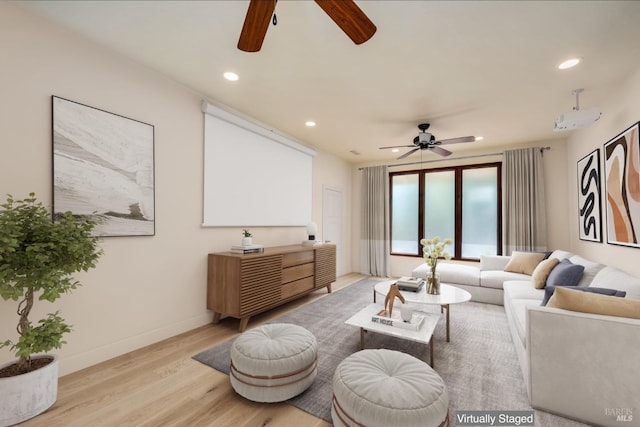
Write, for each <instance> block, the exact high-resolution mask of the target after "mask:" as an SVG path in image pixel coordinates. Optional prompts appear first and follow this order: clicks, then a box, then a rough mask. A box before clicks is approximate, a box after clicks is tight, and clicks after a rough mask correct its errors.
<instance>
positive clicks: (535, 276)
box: [531, 258, 560, 289]
mask: <svg viewBox="0 0 640 427" xmlns="http://www.w3.org/2000/svg"><path fill="white" fill-rule="evenodd" d="M559 262H560V260H559V259H558V258H549V259H545V260H544V261H540V264H538V265H537V266H536V268H535V269H534V270H533V273H532V274H531V280H532V281H533V286H535V288H536V289H542V288H544V286H545V285H546V284H547V277H549V273H551V270H553V267H555V266H556V265H558V263H559Z"/></svg>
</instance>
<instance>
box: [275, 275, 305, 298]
mask: <svg viewBox="0 0 640 427" xmlns="http://www.w3.org/2000/svg"><path fill="white" fill-rule="evenodd" d="M311 289H313V276H311V277H305V278H304V279H300V280H296V281H295V282H289V283H286V284H284V285H282V290H281V292H280V296H281V298H282V299H286V298H289V297H292V296H294V295H298V294H299V293H301V292H305V291H310V290H311Z"/></svg>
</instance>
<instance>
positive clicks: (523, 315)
mask: <svg viewBox="0 0 640 427" xmlns="http://www.w3.org/2000/svg"><path fill="white" fill-rule="evenodd" d="M539 301H540V300H534V299H527V298H525V299H518V298H512V299H509V300H507V301H506V303H507V304H508V306H506V307H505V310H510V312H511V317H512V319H513V321H514V325H513V326H515V329H516V332H517V333H518V338H519V340H520V342H521V343H522V345H523V346H526V341H527V337H526V330H527V307H537V306H539V305H540V302H539Z"/></svg>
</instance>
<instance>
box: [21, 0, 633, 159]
mask: <svg viewBox="0 0 640 427" xmlns="http://www.w3.org/2000/svg"><path fill="white" fill-rule="evenodd" d="M21 4H22V5H23V6H24V7H26V8H28V9H31V10H33V11H35V12H37V13H39V14H42V15H44V16H46V17H48V18H50V19H52V20H55V21H58V22H60V23H61V24H63V25H65V26H68V27H70V28H71V29H73V30H74V31H77V32H79V33H82V34H84V35H86V36H87V37H89V38H91V39H94V40H96V41H98V42H99V43H102V44H104V45H106V46H109V47H110V48H112V49H114V50H116V51H118V52H121V53H122V54H124V55H126V56H129V57H131V58H133V59H135V60H136V61H139V62H141V63H143V64H145V65H147V66H149V67H151V68H154V69H156V70H158V71H160V72H162V73H164V74H166V75H168V76H170V77H171V78H173V79H174V80H177V81H179V82H181V83H183V84H184V85H186V86H188V87H190V88H192V89H194V90H195V91H197V92H198V93H200V94H202V96H203V97H204V98H207V99H209V100H210V101H213V102H215V103H218V104H221V105H224V106H228V107H230V108H232V109H234V110H237V111H239V112H241V113H243V114H245V115H247V116H249V117H252V118H254V119H256V120H257V121H259V122H262V123H264V124H266V125H268V126H270V127H272V128H274V129H276V130H278V131H281V132H283V133H285V134H288V135H290V136H292V137H294V138H296V139H297V140H299V141H301V142H303V143H305V144H306V145H309V146H311V147H315V148H320V149H323V150H325V151H329V152H331V153H334V154H335V155H337V156H340V157H342V158H344V159H346V160H347V161H350V162H353V163H364V162H379V161H383V162H392V161H393V159H394V158H395V157H397V156H398V155H399V154H402V152H401V153H392V152H391V151H390V150H379V149H378V147H380V146H388V145H402V144H412V141H413V137H414V136H416V135H417V133H418V129H417V125H418V124H419V123H422V122H430V123H431V129H430V131H431V132H432V133H433V134H434V135H435V136H436V137H437V138H438V139H446V138H453V137H458V136H465V135H476V136H479V135H481V136H483V137H484V138H485V139H484V140H483V141H481V142H474V143H469V144H458V145H452V146H449V147H447V148H450V149H451V151H453V152H454V153H455V154H464V152H465V151H466V150H472V149H474V148H475V149H477V148H479V147H494V146H495V147H502V146H505V145H507V144H522V143H527V142H530V141H544V140H551V139H557V138H565V137H567V136H568V134H567V133H561V134H560V133H556V132H553V124H554V121H555V120H556V118H557V117H558V116H559V115H560V114H561V113H563V112H565V111H569V110H571V108H572V107H573V105H574V102H575V99H574V97H573V95H571V91H572V90H573V89H576V88H584V89H585V90H584V92H583V93H582V95H581V97H580V106H581V107H583V108H588V107H593V106H599V104H601V103H603V102H604V100H605V99H606V98H607V94H608V93H609V92H610V91H611V90H614V89H615V88H616V87H617V85H618V84H619V83H620V81H621V80H622V79H624V78H625V77H626V76H628V75H629V74H630V73H631V72H633V71H634V70H637V69H638V67H640V2H637V1H513V2H508V1H475V2H464V1H362V0H360V1H358V5H359V6H360V8H361V9H362V10H363V11H364V12H365V13H366V14H367V16H368V17H369V18H370V19H371V20H372V21H373V22H374V23H375V24H376V26H377V27H378V31H377V32H376V34H375V35H374V36H373V38H372V39H371V40H369V41H367V42H366V43H364V44H362V45H359V46H357V45H355V44H353V42H352V41H351V40H350V39H349V38H348V37H347V36H346V35H345V34H344V33H343V32H342V31H341V30H340V29H339V28H338V27H337V26H336V25H335V23H334V22H333V21H331V19H329V17H328V16H327V15H326V14H325V13H324V12H323V11H322V9H320V7H318V6H317V5H316V4H315V2H312V1H287V0H280V1H279V2H278V4H277V6H276V14H277V18H278V25H277V26H275V27H274V26H271V27H270V28H269V30H268V31H267V35H266V39H265V42H264V44H263V46H262V50H261V51H260V52H257V53H245V52H241V51H240V50H238V49H237V48H236V44H237V41H238V36H239V34H240V30H241V28H242V23H243V21H244V15H245V13H246V9H247V6H248V1H241V0H240V1H239V0H234V1H157V2H155V1H86V2H78V1H37V2H35V1H32V2H22V3H21ZM571 56H580V57H582V58H583V62H582V63H581V64H580V65H579V66H577V67H575V68H573V69H570V70H565V71H560V70H558V69H557V68H556V66H557V65H558V64H559V63H560V62H561V61H562V60H564V59H566V58H568V57H571ZM228 70H230V71H234V72H236V73H238V74H239V75H240V80H239V81H237V82H235V83H231V82H228V81H226V80H224V79H223V78H222V74H223V72H225V71H228ZM639 102H640V101H639ZM603 114H607V112H606V111H603ZM307 120H314V121H316V122H317V123H318V125H317V126H316V127H315V128H307V127H305V125H304V123H305V121H307ZM351 150H355V151H357V152H359V153H360V155H354V154H353V153H351V152H350V151H351ZM413 156H414V157H418V158H419V156H418V155H417V154H414V155H413ZM428 156H433V157H434V158H436V156H435V155H434V154H428ZM412 158H413V157H409V158H408V159H407V160H411V159H412Z"/></svg>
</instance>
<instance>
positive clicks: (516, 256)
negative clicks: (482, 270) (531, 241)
mask: <svg viewBox="0 0 640 427" xmlns="http://www.w3.org/2000/svg"><path fill="white" fill-rule="evenodd" d="M543 258H544V254H541V253H536V252H518V251H513V253H512V254H511V260H510V261H509V263H508V264H507V266H506V267H505V268H504V271H510V272H512V273H522V274H528V275H531V274H532V273H533V270H535V268H536V266H537V265H538V263H539V262H540V261H542V259H543Z"/></svg>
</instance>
